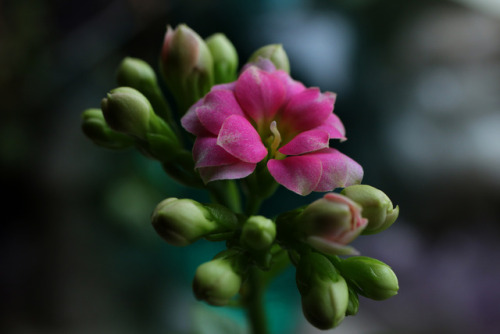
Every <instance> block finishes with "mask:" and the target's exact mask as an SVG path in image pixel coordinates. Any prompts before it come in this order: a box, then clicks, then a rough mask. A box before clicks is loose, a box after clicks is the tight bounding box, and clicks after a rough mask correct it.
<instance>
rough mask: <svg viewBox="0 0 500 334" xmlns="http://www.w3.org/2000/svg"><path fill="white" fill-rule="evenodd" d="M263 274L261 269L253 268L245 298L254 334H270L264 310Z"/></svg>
mask: <svg viewBox="0 0 500 334" xmlns="http://www.w3.org/2000/svg"><path fill="white" fill-rule="evenodd" d="M262 274H263V272H262V271H261V270H260V269H258V268H257V267H252V268H250V272H249V275H248V281H247V285H248V290H247V291H246V292H247V293H246V296H245V306H246V308H247V316H248V319H249V321H250V326H251V329H252V333H253V334H268V333H269V331H268V329H267V322H266V312H265V309H264V292H265V284H264V280H263V279H262Z"/></svg>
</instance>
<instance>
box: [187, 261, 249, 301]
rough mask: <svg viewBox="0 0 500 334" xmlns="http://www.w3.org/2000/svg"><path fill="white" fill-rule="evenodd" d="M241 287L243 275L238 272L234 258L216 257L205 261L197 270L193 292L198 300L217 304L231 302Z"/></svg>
mask: <svg viewBox="0 0 500 334" xmlns="http://www.w3.org/2000/svg"><path fill="white" fill-rule="evenodd" d="M240 287H241V276H240V275H239V274H238V273H237V272H236V270H235V267H234V264H233V259H229V258H216V259H214V260H212V261H209V262H205V263H203V264H202V265H201V266H199V267H198V269H197V270H196V274H195V276H194V280H193V292H194V295H195V297H196V299H198V300H204V301H206V302H207V303H209V304H211V305H215V306H223V305H226V304H227V303H229V301H230V300H231V298H233V297H234V296H235V295H236V294H237V293H238V291H239V290H240Z"/></svg>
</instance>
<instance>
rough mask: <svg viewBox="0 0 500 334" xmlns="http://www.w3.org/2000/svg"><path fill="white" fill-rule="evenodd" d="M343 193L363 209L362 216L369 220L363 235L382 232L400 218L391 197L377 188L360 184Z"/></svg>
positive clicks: (397, 208)
mask: <svg viewBox="0 0 500 334" xmlns="http://www.w3.org/2000/svg"><path fill="white" fill-rule="evenodd" d="M341 193H342V194H343V195H345V196H347V197H349V198H350V199H352V200H353V201H354V202H356V203H358V204H359V205H361V206H362V207H363V211H362V213H361V214H362V216H363V217H364V218H366V219H368V225H367V226H366V228H365V229H364V230H363V232H362V234H374V233H378V232H381V231H383V230H385V229H386V228H388V227H389V226H391V225H392V224H393V223H394V222H395V221H396V219H397V218H398V215H399V207H398V206H396V207H395V208H394V207H393V205H392V202H391V200H390V199H389V197H388V196H387V195H386V194H385V193H383V192H382V191H380V190H378V189H377V188H374V187H372V186H369V185H365V184H358V185H353V186H350V187H347V188H345V189H344V190H342V192H341Z"/></svg>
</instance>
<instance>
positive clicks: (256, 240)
mask: <svg viewBox="0 0 500 334" xmlns="http://www.w3.org/2000/svg"><path fill="white" fill-rule="evenodd" d="M275 237H276V225H275V224H274V222H273V221H272V220H271V219H268V218H266V217H263V216H251V217H250V218H248V220H247V221H246V222H245V224H243V228H242V231H241V237H240V240H241V242H242V243H243V244H244V245H247V246H248V247H250V248H252V249H254V250H263V249H266V248H269V247H270V246H271V245H272V244H273V242H274V238H275Z"/></svg>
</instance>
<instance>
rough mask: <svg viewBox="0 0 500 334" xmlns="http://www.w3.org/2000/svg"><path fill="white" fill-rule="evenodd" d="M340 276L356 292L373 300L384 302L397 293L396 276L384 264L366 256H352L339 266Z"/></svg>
mask: <svg viewBox="0 0 500 334" xmlns="http://www.w3.org/2000/svg"><path fill="white" fill-rule="evenodd" d="M339 266H340V270H341V272H342V275H344V276H345V277H346V278H348V279H349V282H351V283H352V284H353V285H354V287H355V288H356V290H357V292H358V293H359V294H361V295H362V296H365V297H367V298H370V299H374V300H384V299H387V298H390V297H392V296H394V295H396V294H397V293H398V290H399V284H398V278H397V277H396V274H394V272H393V271H392V269H391V268H390V267H389V266H388V265H387V264H385V263H383V262H381V261H379V260H376V259H372V258H370V257H366V256H353V257H350V258H347V259H345V260H343V261H341V263H340V264H339Z"/></svg>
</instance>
